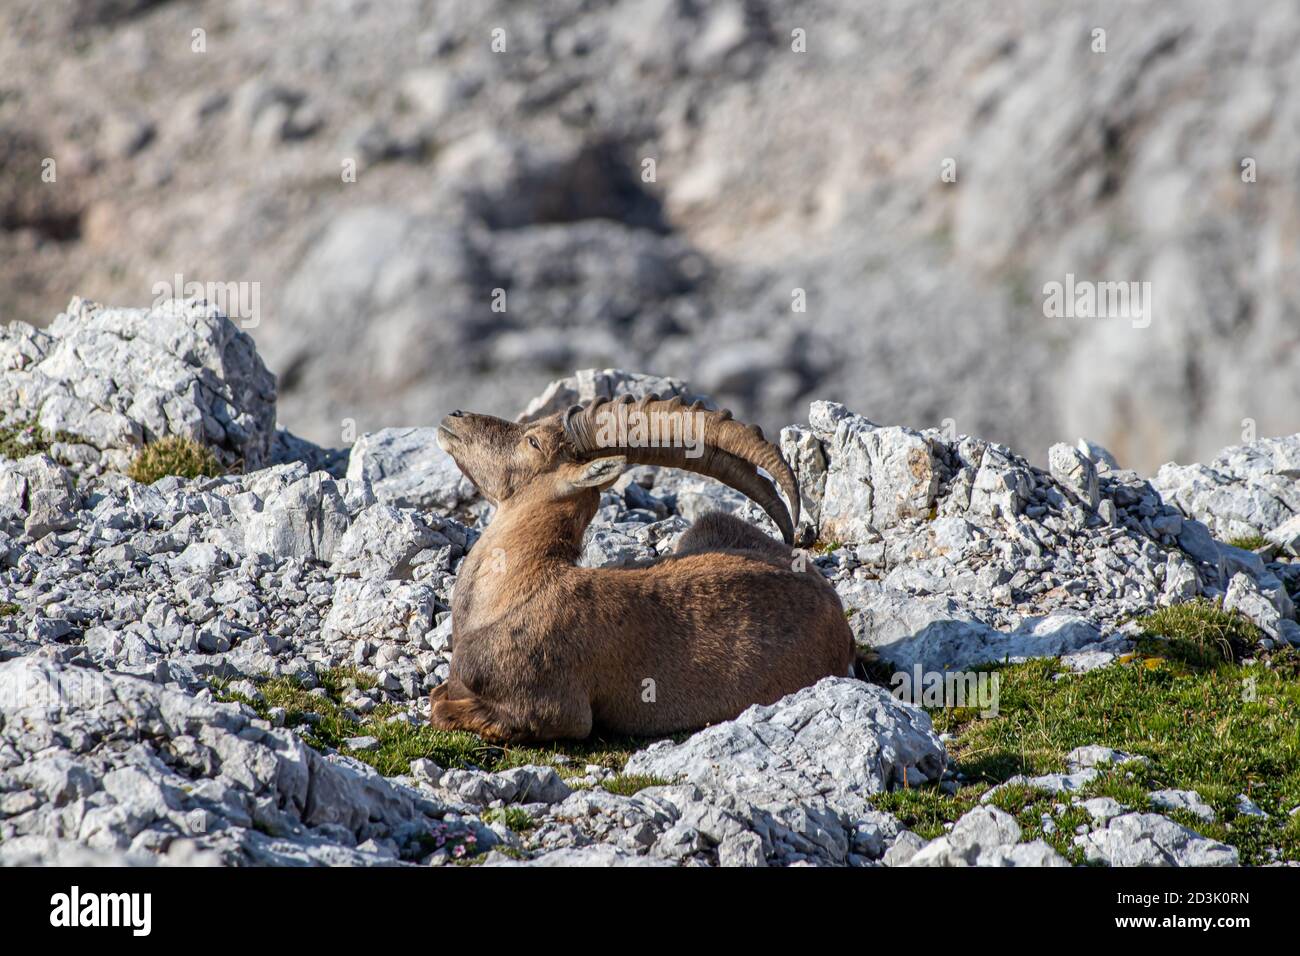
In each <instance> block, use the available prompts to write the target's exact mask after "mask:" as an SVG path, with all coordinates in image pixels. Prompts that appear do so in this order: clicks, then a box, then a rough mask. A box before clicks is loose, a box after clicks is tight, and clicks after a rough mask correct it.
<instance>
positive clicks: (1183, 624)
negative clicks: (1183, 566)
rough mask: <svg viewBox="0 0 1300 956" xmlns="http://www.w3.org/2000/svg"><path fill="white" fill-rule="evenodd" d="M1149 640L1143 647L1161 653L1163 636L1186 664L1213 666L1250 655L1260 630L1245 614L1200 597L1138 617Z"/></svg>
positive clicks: (1141, 646) (1168, 646)
mask: <svg viewBox="0 0 1300 956" xmlns="http://www.w3.org/2000/svg"><path fill="white" fill-rule="evenodd" d="M1138 623H1139V624H1141V625H1142V629H1143V631H1144V632H1145V638H1146V640H1144V641H1142V642H1140V644H1139V646H1140V649H1141V650H1142V651H1143V652H1144V653H1148V654H1150V655H1151V656H1159V653H1160V650H1161V647H1162V644H1161V642H1153V641H1152V640H1151V639H1153V638H1163V639H1165V641H1167V642H1168V644H1167V645H1165V646H1166V648H1167V650H1168V651H1169V652H1170V654H1171V655H1173V656H1175V657H1177V658H1178V659H1180V660H1182V661H1183V662H1184V663H1187V664H1191V665H1194V666H1201V667H1210V666H1213V665H1214V664H1216V663H1218V662H1220V661H1240V660H1241V659H1242V658H1243V657H1248V656H1250V655H1251V654H1252V653H1253V651H1254V647H1255V644H1256V643H1257V642H1258V641H1259V638H1260V633H1259V629H1258V628H1257V627H1255V625H1254V624H1253V623H1251V621H1250V619H1249V618H1247V617H1246V616H1245V615H1243V614H1240V613H1238V612H1236V611H1225V610H1224V609H1223V608H1222V607H1220V606H1219V605H1218V604H1216V603H1214V602H1212V601H1207V600H1205V599H1204V598H1197V599H1196V600H1195V601H1188V602H1187V603H1186V604H1175V605H1172V606H1170V607H1162V608H1159V609H1157V610H1155V611H1152V612H1151V613H1150V614H1147V615H1145V616H1144V617H1142V618H1139V619H1138Z"/></svg>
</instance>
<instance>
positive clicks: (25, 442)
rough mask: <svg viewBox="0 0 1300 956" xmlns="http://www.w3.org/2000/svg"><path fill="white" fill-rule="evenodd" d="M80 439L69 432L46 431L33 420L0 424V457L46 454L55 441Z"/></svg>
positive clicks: (72, 441)
mask: <svg viewBox="0 0 1300 956" xmlns="http://www.w3.org/2000/svg"><path fill="white" fill-rule="evenodd" d="M81 440H82V439H81V438H79V437H78V436H76V435H73V434H71V433H69V432H63V431H55V432H50V431H46V430H45V429H44V428H42V427H41V426H40V425H37V424H36V423H35V422H30V421H23V422H13V423H11V424H8V425H3V424H0V458H14V459H17V458H26V457H27V456H28V455H48V454H50V451H51V449H52V447H53V446H54V445H55V443H57V442H65V443H68V444H76V443H77V442H80V441H81Z"/></svg>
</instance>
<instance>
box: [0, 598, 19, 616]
mask: <svg viewBox="0 0 1300 956" xmlns="http://www.w3.org/2000/svg"><path fill="white" fill-rule="evenodd" d="M21 612H22V608H20V607H19V606H18V605H17V604H14V603H13V602H12V601H0V617H13V616H14V615H15V614H19V613H21Z"/></svg>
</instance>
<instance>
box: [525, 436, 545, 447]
mask: <svg viewBox="0 0 1300 956" xmlns="http://www.w3.org/2000/svg"><path fill="white" fill-rule="evenodd" d="M528 444H530V445H532V446H533V447H534V448H536V449H537V450H538V451H541V450H542V446H541V445H539V444H537V439H536V438H534V437H533V436H532V435H529V436H528Z"/></svg>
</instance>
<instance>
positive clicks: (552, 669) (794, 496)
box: [430, 395, 854, 742]
mask: <svg viewBox="0 0 1300 956" xmlns="http://www.w3.org/2000/svg"><path fill="white" fill-rule="evenodd" d="M437 434H438V442H439V444H440V445H441V446H442V447H443V449H444V450H446V451H447V452H448V453H450V454H451V456H452V457H453V458H454V459H455V461H456V463H457V465H459V466H460V469H461V471H463V472H464V473H465V475H466V476H467V477H468V478H469V479H470V480H471V481H472V482H474V484H475V485H476V486H477V487H478V489H479V491H480V492H481V493H482V494H483V496H484V497H485V498H486V499H487V500H488V501H489V502H491V503H492V504H494V505H495V506H496V513H495V515H494V516H493V518H492V520H491V523H490V524H489V525H488V527H487V529H486V530H485V531H484V532H483V535H482V536H481V537H480V538H479V540H478V543H477V544H476V545H475V546H474V548H473V550H472V551H471V552H470V553H469V555H468V556H467V557H466V558H465V561H464V563H463V564H462V566H461V568H460V573H459V576H458V578H457V581H456V587H455V592H454V595H453V598H452V621H453V630H452V650H453V655H452V662H451V673H450V675H449V676H448V678H447V680H446V681H445V682H444V683H442V684H441V685H439V686H438V687H437V688H436V689H435V690H434V691H433V693H432V694H431V695H430V701H431V705H432V721H433V725H434V726H435V727H439V728H443V729H446V730H468V731H472V732H474V733H477V734H479V735H481V736H482V737H484V738H485V739H487V740H492V741H500V742H506V741H512V742H522V741H542V740H554V739H559V738H583V737H586V736H587V735H588V734H589V733H590V732H591V730H592V727H593V725H595V726H597V727H599V728H601V729H602V730H605V731H608V732H613V733H621V734H632V735H646V736H648V735H660V734H667V733H671V732H674V731H680V730H690V729H696V728H699V727H702V726H705V725H707V724H710V723H713V722H716V721H720V720H726V719H729V718H732V717H735V716H736V715H737V714H739V713H740V712H741V711H742V710H744V709H745V708H746V707H748V706H749V705H751V704H758V703H763V704H767V703H772V702H773V701H775V700H777V699H779V698H781V697H782V696H784V695H786V694H789V693H791V692H793V691H795V690H798V689H799V688H801V687H805V686H807V685H809V684H812V683H814V682H816V681H817V680H819V679H820V678H822V677H825V676H827V675H828V674H834V675H841V676H842V675H845V674H847V673H849V670H850V666H851V663H852V660H853V654H854V649H853V636H852V632H851V631H850V629H849V626H848V623H847V622H846V621H845V618H844V611H843V608H842V606H841V604H840V600H839V596H838V595H837V594H836V593H835V591H834V589H833V588H832V587H831V586H830V584H829V583H828V582H827V581H826V580H825V579H824V578H823V577H822V576H821V574H820V573H819V572H818V570H817V569H816V568H815V567H811V566H809V567H807V568H806V569H805V568H804V562H803V561H802V560H799V559H797V558H796V557H795V555H794V554H793V553H792V551H791V548H790V547H789V545H792V544H793V539H794V530H795V528H796V527H797V524H798V516H799V488H798V484H797V482H796V480H795V477H794V474H793V473H792V472H791V470H790V468H789V466H788V465H787V464H786V462H785V460H784V459H783V458H782V457H781V453H780V451H779V450H778V449H777V448H776V447H775V446H773V445H771V444H769V443H768V442H767V441H765V440H764V439H763V434H762V432H761V431H760V430H759V429H758V427H757V426H750V427H747V426H745V425H742V424H741V423H739V422H736V421H734V420H732V419H731V415H730V413H729V412H726V411H722V412H717V411H707V410H705V409H704V407H703V406H702V404H701V403H698V402H697V403H695V404H694V405H690V406H687V405H685V404H683V403H682V401H681V400H680V399H671V400H661V399H659V398H658V396H654V395H650V396H647V397H646V398H644V399H642V400H641V401H639V402H635V403H633V402H632V400H631V398H630V396H625V397H624V399H623V400H620V401H617V402H608V401H607V400H604V399H598V400H597V401H595V402H592V403H590V404H588V405H575V406H573V407H571V408H570V409H569V410H568V411H566V412H561V413H556V414H554V415H551V416H548V417H546V418H543V419H540V420H538V421H533V422H523V423H517V422H508V421H505V420H503V419H500V418H494V417H492V416H490V415H475V414H469V413H466V412H460V411H456V412H452V413H451V414H450V415H448V416H447V417H446V418H445V419H443V421H442V423H441V425H440V426H439V428H438V433H437ZM629 464H648V465H661V466H670V467H674V468H681V469H686V470H689V471H694V472H698V473H700V474H704V475H708V476H711V477H713V478H716V479H718V480H720V481H722V482H725V483H726V484H728V485H730V486H731V487H732V488H735V489H736V490H738V491H740V492H742V493H744V494H746V495H748V496H749V497H750V498H751V499H753V500H754V501H756V502H757V503H758V504H759V505H760V506H762V508H763V510H764V511H766V512H767V514H768V515H770V516H771V518H772V520H773V521H775V522H776V525H777V527H778V528H780V529H781V533H782V535H783V536H784V538H785V541H786V546H783V545H781V544H780V543H779V542H777V541H776V540H774V539H773V538H771V537H769V536H768V535H766V534H764V533H763V532H761V531H759V530H758V529H756V528H753V527H751V526H750V525H748V524H746V523H745V522H743V521H741V520H739V519H737V518H734V517H731V516H730V515H725V514H721V513H713V514H707V515H705V516H703V517H702V518H700V519H699V520H697V521H696V522H695V523H694V524H693V525H692V527H691V528H690V529H689V530H688V531H687V532H686V533H685V534H684V535H683V536H682V538H681V539H680V542H679V544H678V545H677V548H676V550H675V552H674V553H673V554H672V555H670V556H668V557H665V558H663V559H661V560H658V561H656V562H653V563H650V564H646V565H642V566H637V567H631V568H582V567H578V565H577V563H576V562H577V559H578V556H579V555H580V554H581V552H582V540H583V532H584V531H585V529H586V527H587V525H588V523H590V521H591V519H592V517H593V516H594V515H595V513H596V510H597V507H598V505H599V501H600V492H601V491H602V490H604V489H606V488H608V487H610V485H612V484H613V483H614V481H615V480H616V479H617V478H618V477H619V474H620V473H621V472H622V471H623V469H624V467H625V466H627V465H629ZM758 468H762V469H764V470H765V471H767V472H768V474H770V475H772V476H773V477H774V478H775V479H776V481H777V482H778V483H779V484H780V486H781V489H782V490H783V491H784V493H785V496H786V499H787V500H788V501H789V502H790V507H791V509H792V510H793V518H792V517H791V514H790V512H789V511H787V509H786V507H785V505H784V504H783V503H782V501H781V499H780V497H779V496H778V494H777V492H776V489H775V488H774V487H773V485H772V483H771V482H770V481H768V480H767V479H766V478H764V477H763V476H762V475H761V474H759V472H758Z"/></svg>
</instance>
